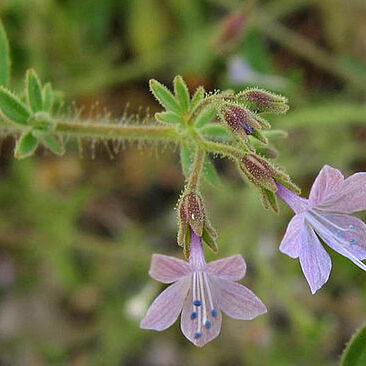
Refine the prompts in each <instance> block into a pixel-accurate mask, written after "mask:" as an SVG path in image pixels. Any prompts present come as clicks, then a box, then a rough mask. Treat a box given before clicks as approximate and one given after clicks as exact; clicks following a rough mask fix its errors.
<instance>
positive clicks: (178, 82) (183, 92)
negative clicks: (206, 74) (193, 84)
mask: <svg viewBox="0 0 366 366" xmlns="http://www.w3.org/2000/svg"><path fill="white" fill-rule="evenodd" d="M174 92H175V96H176V98H177V100H178V101H179V103H180V105H181V107H182V110H183V112H188V110H189V104H190V97H189V90H188V87H187V84H186V83H185V82H184V80H183V78H182V77H181V76H180V75H177V76H176V77H175V78H174Z"/></svg>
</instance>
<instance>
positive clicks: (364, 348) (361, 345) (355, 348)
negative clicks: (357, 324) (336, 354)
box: [341, 325, 366, 366]
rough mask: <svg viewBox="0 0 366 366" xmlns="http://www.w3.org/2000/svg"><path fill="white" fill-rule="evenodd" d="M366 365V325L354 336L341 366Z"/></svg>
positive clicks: (345, 351) (344, 354) (346, 349)
mask: <svg viewBox="0 0 366 366" xmlns="http://www.w3.org/2000/svg"><path fill="white" fill-rule="evenodd" d="M364 365H366V325H365V326H363V327H362V328H361V329H359V330H358V331H357V332H356V333H355V334H354V335H353V336H352V338H351V340H350V341H349V343H348V344H347V347H346V348H345V350H344V351H343V355H342V359H341V366H364Z"/></svg>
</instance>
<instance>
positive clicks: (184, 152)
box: [180, 144, 193, 178]
mask: <svg viewBox="0 0 366 366" xmlns="http://www.w3.org/2000/svg"><path fill="white" fill-rule="evenodd" d="M180 163H181V165H182V171H183V174H184V176H185V177H186V178H188V177H189V175H190V174H191V170H192V163H193V161H192V153H191V151H190V150H189V147H188V146H187V145H186V144H182V145H181V148H180Z"/></svg>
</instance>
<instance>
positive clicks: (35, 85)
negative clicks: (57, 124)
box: [25, 69, 43, 112]
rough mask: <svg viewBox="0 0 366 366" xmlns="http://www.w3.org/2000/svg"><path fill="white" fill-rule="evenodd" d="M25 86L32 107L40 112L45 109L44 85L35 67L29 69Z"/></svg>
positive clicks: (34, 110)
mask: <svg viewBox="0 0 366 366" xmlns="http://www.w3.org/2000/svg"><path fill="white" fill-rule="evenodd" d="M25 88H26V92H27V100H28V104H29V107H30V109H31V110H32V111H33V112H39V111H41V110H42V109H43V96H42V86H41V82H40V81H39V78H38V76H37V74H36V72H35V71H34V70H33V69H30V70H28V71H27V75H26V78H25Z"/></svg>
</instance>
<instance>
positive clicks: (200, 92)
mask: <svg viewBox="0 0 366 366" xmlns="http://www.w3.org/2000/svg"><path fill="white" fill-rule="evenodd" d="M203 99H205V88H204V87H203V86H200V87H198V88H197V90H196V91H195V93H194V94H193V97H192V100H191V108H190V110H191V111H193V110H194V109H195V108H196V107H197V105H198V104H199V103H200V102H202V101H203Z"/></svg>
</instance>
